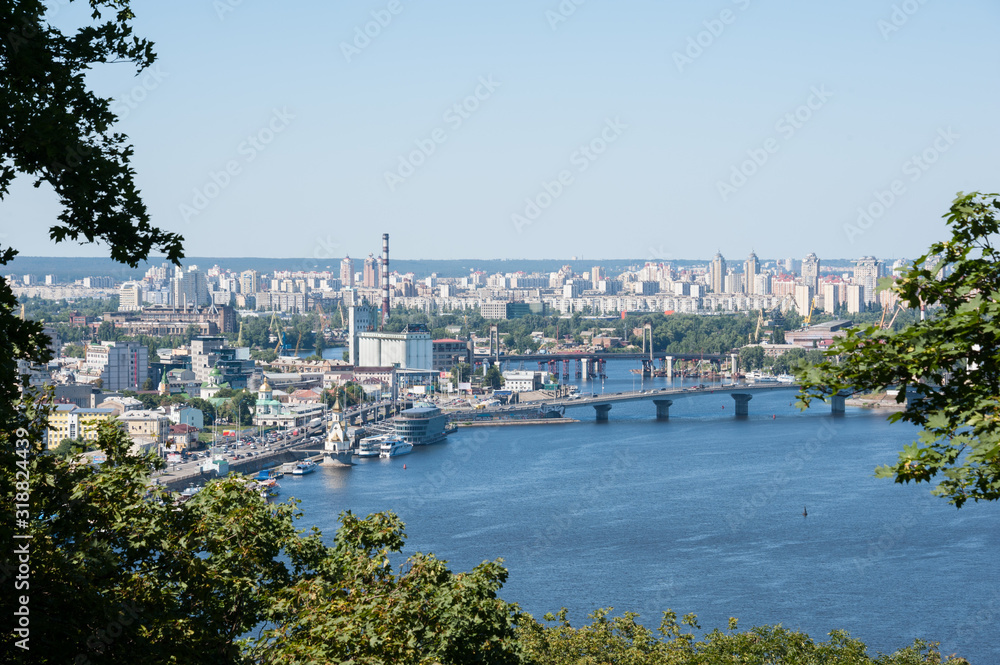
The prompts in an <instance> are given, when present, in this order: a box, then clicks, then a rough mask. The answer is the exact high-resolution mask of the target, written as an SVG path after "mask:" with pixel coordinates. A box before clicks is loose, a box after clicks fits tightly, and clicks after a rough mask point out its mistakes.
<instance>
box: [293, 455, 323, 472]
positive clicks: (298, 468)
mask: <svg viewBox="0 0 1000 665" xmlns="http://www.w3.org/2000/svg"><path fill="white" fill-rule="evenodd" d="M316 467H317V464H316V462H314V461H312V460H311V459H307V460H303V461H301V462H299V463H298V464H296V465H295V468H294V469H292V475H293V476H304V475H306V474H307V473H312V472H313V471H315V470H316Z"/></svg>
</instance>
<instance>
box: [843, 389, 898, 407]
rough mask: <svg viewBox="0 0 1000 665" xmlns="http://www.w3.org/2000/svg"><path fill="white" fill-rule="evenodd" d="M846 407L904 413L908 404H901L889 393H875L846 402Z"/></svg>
mask: <svg viewBox="0 0 1000 665" xmlns="http://www.w3.org/2000/svg"><path fill="white" fill-rule="evenodd" d="M844 404H845V405H846V406H860V407H861V408H864V409H878V410H881V411H902V410H904V409H905V408H906V402H903V403H899V402H897V401H896V396H895V395H889V394H887V393H875V394H872V395H861V396H858V397H851V398H848V399H845V400H844Z"/></svg>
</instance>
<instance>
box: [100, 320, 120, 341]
mask: <svg viewBox="0 0 1000 665" xmlns="http://www.w3.org/2000/svg"><path fill="white" fill-rule="evenodd" d="M119 337H120V333H119V332H118V329H117V328H115V324H114V323H112V322H111V321H102V322H101V325H99V326H97V339H99V340H101V341H102V342H117V341H118V338H119Z"/></svg>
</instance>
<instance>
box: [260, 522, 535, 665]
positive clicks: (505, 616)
mask: <svg viewBox="0 0 1000 665" xmlns="http://www.w3.org/2000/svg"><path fill="white" fill-rule="evenodd" d="M341 521H342V523H343V526H342V527H341V529H340V531H339V532H338V534H337V539H336V545H335V546H334V547H333V548H330V549H327V550H325V551H323V552H322V553H319V552H317V551H316V550H309V551H307V554H308V556H301V557H293V561H296V563H297V565H298V566H300V567H302V568H306V567H308V568H310V569H311V570H310V571H309V573H308V574H306V575H303V576H302V577H301V578H300V579H299V580H298V581H297V582H296V583H294V584H291V585H289V586H287V587H285V588H284V589H282V590H281V591H280V592H278V593H277V594H276V595H275V602H274V604H273V605H272V606H271V609H270V611H269V613H268V615H267V620H268V621H269V622H270V623H271V624H273V625H274V626H275V627H274V628H272V629H269V630H266V631H264V633H263V635H262V636H261V637H260V639H258V640H257V641H256V642H255V649H254V651H253V655H254V657H255V658H259V659H260V662H263V663H303V662H312V663H329V662H352V663H359V664H362V663H372V664H376V663H387V662H392V663H456V664H458V663H471V662H478V663H512V664H513V663H517V662H518V659H517V654H516V643H515V640H514V628H513V624H512V619H513V617H514V616H515V614H516V611H517V608H516V606H514V605H510V604H508V603H505V602H504V601H502V600H500V599H499V598H497V596H496V592H497V591H498V590H499V589H500V587H501V586H502V585H503V583H504V581H505V580H506V579H507V571H506V570H505V569H504V568H503V566H502V565H501V561H500V560H497V561H494V562H484V563H482V564H480V565H479V566H476V567H475V568H474V569H473V570H472V571H471V572H468V573H460V574H457V575H456V574H454V573H452V572H451V571H450V570H448V568H447V567H446V566H445V562H444V561H440V560H438V559H436V558H435V557H434V556H433V555H425V554H419V553H418V554H415V555H413V556H411V557H410V558H409V559H407V561H406V563H405V564H404V565H403V566H401V568H400V570H399V573H398V574H397V573H395V572H394V571H393V568H392V565H391V563H390V557H391V556H392V555H393V554H395V553H398V552H400V551H401V550H402V546H403V540H404V538H405V534H404V533H403V524H402V522H400V521H399V518H397V517H396V516H395V515H393V514H392V513H383V514H377V515H371V516H369V517H368V518H367V519H365V520H359V519H358V518H356V517H354V516H353V515H352V514H351V513H350V512H349V511H348V512H346V513H342V514H341ZM319 554H321V555H319ZM318 555H319V556H318Z"/></svg>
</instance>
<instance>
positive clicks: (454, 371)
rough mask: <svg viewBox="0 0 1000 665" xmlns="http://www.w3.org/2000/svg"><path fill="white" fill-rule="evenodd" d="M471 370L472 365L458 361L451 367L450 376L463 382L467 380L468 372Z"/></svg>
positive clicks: (458, 381)
mask: <svg viewBox="0 0 1000 665" xmlns="http://www.w3.org/2000/svg"><path fill="white" fill-rule="evenodd" d="M471 371H472V367H470V366H469V363H458V364H457V365H455V366H454V367H452V368H451V378H452V380H453V381H454V382H455V383H456V384H457V383H463V382H465V381H468V380H469V373H470V372H471Z"/></svg>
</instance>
